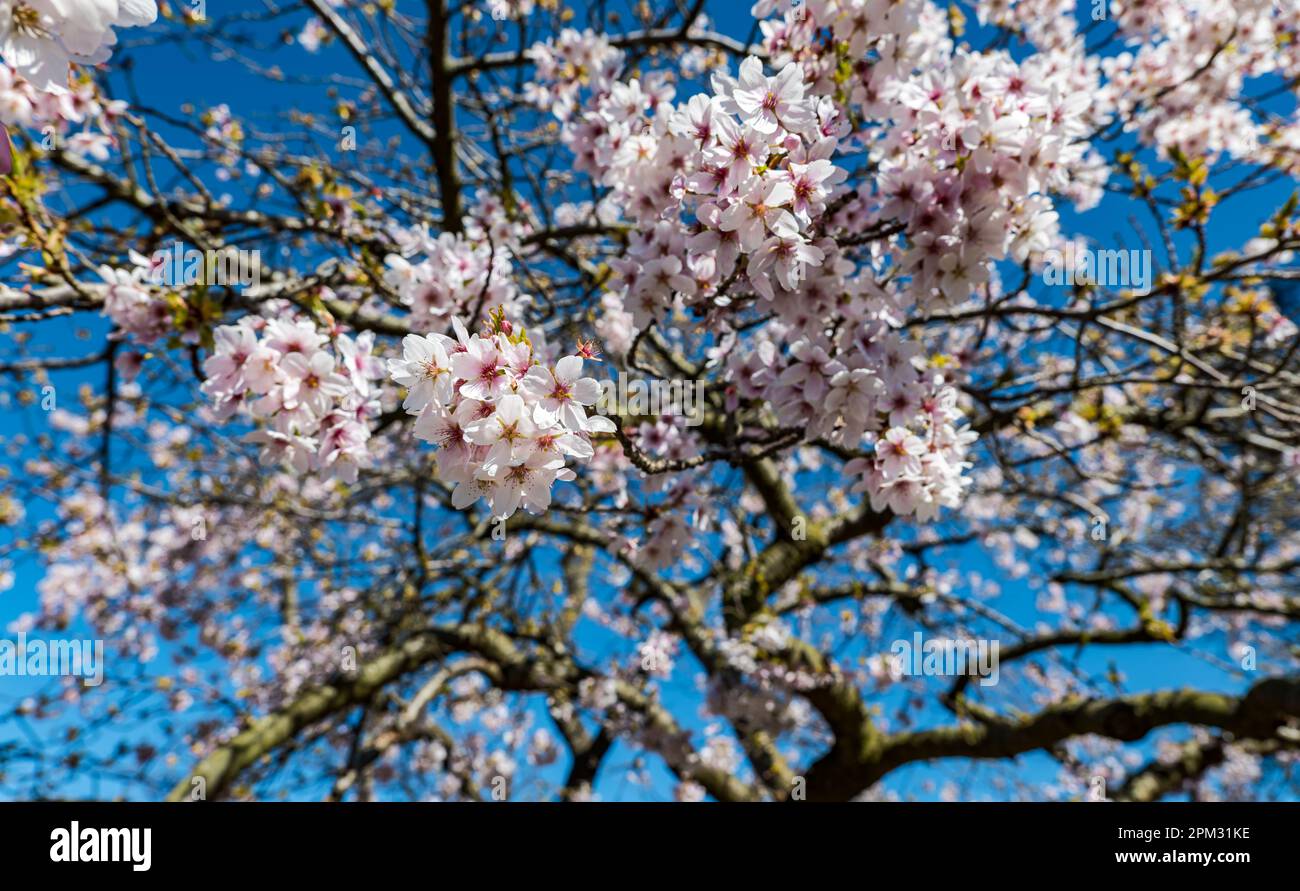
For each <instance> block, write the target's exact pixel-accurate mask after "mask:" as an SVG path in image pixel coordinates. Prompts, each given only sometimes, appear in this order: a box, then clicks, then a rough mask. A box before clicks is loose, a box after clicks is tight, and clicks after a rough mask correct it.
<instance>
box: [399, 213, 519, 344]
mask: <svg viewBox="0 0 1300 891" xmlns="http://www.w3.org/2000/svg"><path fill="white" fill-rule="evenodd" d="M483 219H484V222H483V223H476V224H475V227H474V228H475V229H476V231H474V232H470V233H467V234H466V235H459V234H458V235H452V234H450V233H442V234H441V235H438V236H436V237H435V236H432V235H430V234H429V232H428V231H427V230H426V229H416V230H404V231H403V232H402V233H400V238H399V244H400V248H401V252H400V253H393V254H389V255H388V256H387V257H386V258H385V261H384V262H385V264H386V265H387V267H388V268H387V270H386V271H385V273H384V282H385V283H386V284H387V285H388V286H389V287H390V288H392V289H393V290H394V291H395V292H396V294H397V296H398V298H399V299H400V300H401V301H402V303H403V304H404V305H405V306H407V307H409V308H410V310H411V316H412V321H413V322H415V323H416V324H417V325H424V326H431V325H435V324H438V323H441V324H443V325H446V323H447V320H448V319H449V318H451V317H452V316H454V315H456V314H457V313H462V312H469V313H472V312H474V311H475V309H476V308H478V309H479V310H480V311H482V312H488V311H489V310H492V309H495V308H505V310H506V311H507V312H508V313H509V314H511V315H514V314H515V310H516V309H517V306H518V303H519V300H520V293H519V289H518V288H517V287H516V286H515V280H514V269H513V263H512V256H513V255H512V253H511V250H510V248H509V246H508V243H509V242H510V240H511V239H510V236H509V235H505V237H504V238H502V240H501V241H500V242H499V243H498V242H496V241H494V240H493V239H490V238H488V237H486V233H487V231H488V230H490V229H491V227H492V226H493V223H492V221H491V218H490V217H484V218H483ZM498 234H499V235H504V233H500V232H498ZM511 234H513V233H511ZM473 235H478V236H479V237H477V238H474V237H471V236H473Z"/></svg>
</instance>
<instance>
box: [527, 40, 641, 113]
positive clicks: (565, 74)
mask: <svg viewBox="0 0 1300 891" xmlns="http://www.w3.org/2000/svg"><path fill="white" fill-rule="evenodd" d="M528 58H529V59H530V60H531V61H532V62H533V64H534V65H535V66H536V70H537V76H536V78H535V79H534V81H533V82H531V83H529V84H528V86H527V87H526V91H525V93H524V96H525V98H526V99H527V100H528V101H529V102H531V103H532V104H533V105H536V106H537V107H538V108H541V109H544V110H549V111H551V112H553V113H554V114H555V116H556V117H558V118H559V119H560V120H562V121H565V120H568V119H569V117H570V115H572V114H573V112H574V110H575V109H576V108H577V104H578V98H579V95H580V93H581V92H582V89H583V87H584V86H585V87H588V88H589V89H590V90H592V91H593V92H594V93H596V94H600V93H603V92H604V91H605V90H606V89H608V87H609V86H610V85H611V84H612V83H613V82H614V78H615V77H616V76H617V75H618V71H619V69H620V68H621V67H622V65H623V52H622V50H619V49H617V48H615V47H613V46H611V45H610V43H609V41H608V40H607V39H605V37H603V36H602V35H599V34H597V33H596V32H594V31H592V30H590V29H588V30H586V31H576V30H574V29H573V28H565V29H564V30H563V31H561V32H560V34H559V36H558V37H557V38H554V39H551V40H546V41H542V42H539V43H535V44H533V46H532V47H530V48H529V49H528Z"/></svg>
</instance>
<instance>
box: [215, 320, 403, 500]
mask: <svg viewBox="0 0 1300 891" xmlns="http://www.w3.org/2000/svg"><path fill="white" fill-rule="evenodd" d="M215 340H216V343H215V350H214V351H213V353H212V355H211V356H209V357H208V358H207V359H206V360H205V361H204V363H203V371H204V374H206V375H207V379H206V380H205V381H204V382H203V387H202V389H203V392H204V393H205V394H206V395H207V396H208V397H210V398H211V399H212V400H213V403H214V405H215V408H216V413H217V416H218V417H220V418H227V417H230V416H231V415H232V414H234V413H235V412H236V411H239V410H244V411H246V412H247V413H248V414H249V415H250V416H251V417H252V418H253V419H254V420H256V421H258V422H261V423H262V425H263V426H261V427H259V429H257V430H255V431H253V432H252V433H250V434H248V436H247V437H246V439H247V440H248V441H249V442H254V443H257V444H259V445H261V446H262V453H261V461H262V463H263V464H268V465H269V464H279V463H287V464H288V465H289V466H291V467H292V468H293V469H294V470H295V471H296V472H298V473H299V474H305V473H307V472H308V471H312V472H316V473H320V474H321V475H323V476H324V477H325V478H327V479H339V480H342V481H343V482H346V483H354V482H356V480H357V473H358V471H359V470H360V469H361V468H362V467H365V466H367V465H368V462H369V456H368V452H367V447H366V443H367V441H368V440H369V439H370V435H371V426H370V422H371V420H372V419H373V418H375V417H377V416H378V414H379V412H380V403H379V398H378V396H379V393H378V389H377V388H376V387H374V385H373V384H372V382H373V381H377V380H380V379H382V378H383V376H384V368H383V364H382V362H380V360H379V359H377V358H376V357H375V356H373V355H372V352H371V350H372V347H373V341H374V335H373V334H372V333H371V332H369V331H363V332H361V333H360V334H359V335H357V336H356V337H355V338H352V337H349V336H348V335H346V334H341V333H335V334H334V335H333V336H332V338H331V337H326V336H325V335H323V334H321V333H320V332H319V331H318V330H317V328H316V326H315V325H314V324H312V323H311V322H309V321H306V320H303V319H294V318H292V317H291V316H288V315H287V314H286V316H284V317H281V318H277V319H273V320H271V321H267V320H266V319H265V318H263V317H261V316H245V317H244V318H242V319H240V320H239V322H238V324H235V325H223V326H221V327H219V328H217V329H216V335H215Z"/></svg>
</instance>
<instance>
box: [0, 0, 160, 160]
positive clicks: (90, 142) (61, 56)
mask: <svg viewBox="0 0 1300 891" xmlns="http://www.w3.org/2000/svg"><path fill="white" fill-rule="evenodd" d="M157 17H158V7H157V5H156V4H155V2H154V0H15V2H11V3H4V4H0V124H6V125H17V126H21V127H30V126H40V127H53V128H54V132H56V133H57V134H58V135H59V136H60V137H63V135H64V133H65V131H66V130H67V128H68V126H69V125H70V124H80V123H83V122H87V121H92V120H97V121H99V124H100V130H99V131H94V130H90V129H88V128H87V129H86V130H84V131H83V132H82V133H79V134H77V135H75V136H72V137H68V138H67V139H66V140H64V142H65V144H66V145H67V147H68V148H69V149H70V150H72V151H75V152H79V153H83V154H92V155H96V156H98V157H101V158H104V157H107V152H108V147H109V146H110V145H112V142H113V140H112V136H111V134H112V129H111V119H112V117H113V116H115V115H119V114H121V113H122V112H123V110H124V109H125V104H124V103H121V102H111V103H104V102H102V101H101V100H100V99H99V98H98V96H97V94H96V91H95V87H94V85H93V84H92V83H91V82H89V81H80V82H78V83H77V84H76V85H75V86H74V87H72V88H71V89H70V88H69V83H68V71H69V66H70V65H71V64H72V63H74V62H75V63H77V64H80V65H97V64H99V63H102V62H104V61H106V60H107V59H108V57H109V55H110V54H111V52H112V47H113V45H114V44H115V43H116V42H117V36H116V34H115V33H114V30H113V29H114V28H130V27H136V26H141V25H149V24H152V23H153V22H154V20H155V19H156V18H157Z"/></svg>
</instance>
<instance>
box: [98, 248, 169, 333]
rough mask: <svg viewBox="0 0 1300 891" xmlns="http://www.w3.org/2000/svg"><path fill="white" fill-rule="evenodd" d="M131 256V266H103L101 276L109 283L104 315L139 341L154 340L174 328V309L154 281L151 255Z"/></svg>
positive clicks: (105, 294) (137, 254) (133, 252)
mask: <svg viewBox="0 0 1300 891" xmlns="http://www.w3.org/2000/svg"><path fill="white" fill-rule="evenodd" d="M130 257H131V267H130V268H119V267H113V266H101V267H100V269H99V277H100V278H101V279H103V280H104V284H105V285H106V288H105V290H104V308H103V314H104V315H106V316H108V317H109V318H110V319H112V320H113V324H114V325H116V326H117V327H118V328H119V329H120V330H121V331H122V332H123V333H124V334H127V335H129V336H131V337H132V338H134V339H135V340H136V341H138V342H139V343H142V344H148V343H153V342H154V341H155V340H157V339H158V338H160V337H162V336H164V335H166V334H167V333H169V332H170V331H171V330H172V327H173V321H172V309H171V306H169V305H168V303H167V300H166V298H165V297H164V296H163V293H162V291H161V289H160V288H158V287H157V286H156V285H155V284H153V282H152V280H151V272H152V266H151V264H150V261H149V258H148V257H145V256H143V255H142V254H139V253H137V252H135V251H131V255H130Z"/></svg>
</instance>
